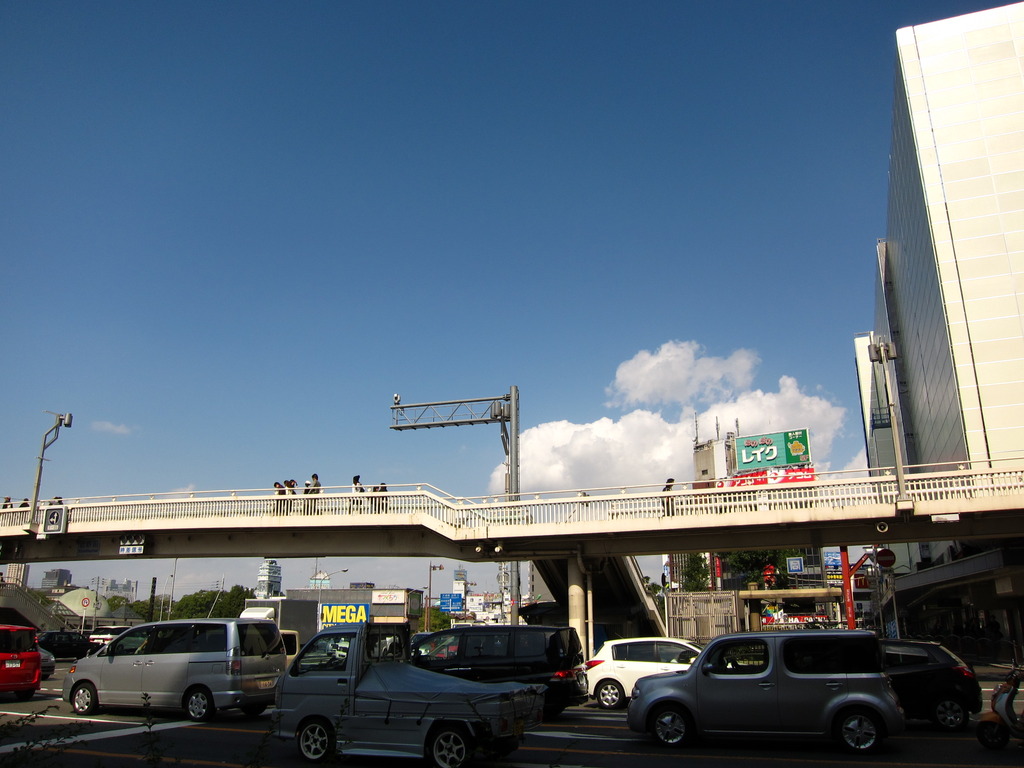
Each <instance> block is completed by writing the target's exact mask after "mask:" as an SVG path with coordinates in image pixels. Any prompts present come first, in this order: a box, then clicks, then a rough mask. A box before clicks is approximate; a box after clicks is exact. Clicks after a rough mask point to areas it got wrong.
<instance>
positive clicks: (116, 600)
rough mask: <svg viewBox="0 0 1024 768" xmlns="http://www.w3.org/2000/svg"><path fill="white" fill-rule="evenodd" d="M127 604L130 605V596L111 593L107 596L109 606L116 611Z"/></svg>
mask: <svg viewBox="0 0 1024 768" xmlns="http://www.w3.org/2000/svg"><path fill="white" fill-rule="evenodd" d="M126 605H128V598H127V597H125V596H124V595H111V596H110V597H108V598H107V607H108V608H110V610H111V611H116V610H117V609H119V608H123V607H124V606H126Z"/></svg>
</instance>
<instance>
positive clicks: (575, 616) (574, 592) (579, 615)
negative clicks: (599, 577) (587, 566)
mask: <svg viewBox="0 0 1024 768" xmlns="http://www.w3.org/2000/svg"><path fill="white" fill-rule="evenodd" d="M566 562H567V568H566V582H567V583H568V584H569V626H570V627H572V628H573V629H575V630H576V634H577V635H579V636H580V642H581V643H582V644H583V645H586V643H587V627H586V624H587V615H586V595H585V593H584V589H583V572H582V571H581V570H580V565H579V563H578V562H577V561H576V558H575V557H568V558H566ZM590 654H591V651H590V650H589V649H588V650H587V651H586V653H585V655H586V657H587V658H590Z"/></svg>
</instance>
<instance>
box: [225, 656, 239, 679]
mask: <svg viewBox="0 0 1024 768" xmlns="http://www.w3.org/2000/svg"><path fill="white" fill-rule="evenodd" d="M228 674H229V675H235V676H238V677H241V675H242V660H241V659H231V660H230V661H229V662H228Z"/></svg>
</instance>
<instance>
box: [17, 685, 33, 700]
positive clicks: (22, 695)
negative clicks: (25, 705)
mask: <svg viewBox="0 0 1024 768" xmlns="http://www.w3.org/2000/svg"><path fill="white" fill-rule="evenodd" d="M34 694H35V691H34V690H33V689H31V688H29V689H27V690H24V691H15V692H14V698H16V699H17V700H18V701H28V700H29V699H31V698H32V696H33V695H34Z"/></svg>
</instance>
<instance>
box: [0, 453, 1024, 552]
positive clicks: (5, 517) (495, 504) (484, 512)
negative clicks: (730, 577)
mask: <svg viewBox="0 0 1024 768" xmlns="http://www.w3.org/2000/svg"><path fill="white" fill-rule="evenodd" d="M906 487H907V490H908V493H909V495H910V496H911V499H912V500H913V501H915V502H928V501H944V500H951V499H954V500H956V499H978V498H986V497H993V496H1009V495H1020V494H1024V468H1021V467H1019V466H1012V465H1009V464H1006V465H1002V466H998V467H997V468H991V467H986V468H981V469H960V468H956V469H952V470H947V471H940V472H935V471H932V472H927V473H916V474H915V473H910V474H908V475H907V477H906ZM321 491H322V492H321V493H318V494H304V493H297V494H286V495H283V496H282V495H278V494H277V493H275V492H274V491H273V490H268V489H248V490H231V491H188V492H174V493H167V494H140V495H126V496H106V497H98V498H97V497H93V498H76V499H65V500H64V502H65V504H66V505H67V506H68V507H69V509H70V512H69V525H70V526H71V527H70V529H69V530H73V528H74V526H75V525H76V524H79V523H97V524H104V523H112V524H117V525H118V526H121V527H124V528H126V529H127V530H130V529H131V525H132V524H133V523H138V522H140V521H143V520H150V521H168V522H172V521H177V522H179V523H190V522H197V521H200V520H211V519H214V518H228V519H234V520H237V521H238V522H239V523H240V524H243V523H245V522H247V521H253V520H257V519H276V518H297V517H318V518H326V517H331V518H335V519H337V518H352V519H354V518H357V517H358V518H361V517H362V516H363V515H374V514H388V515H403V516H408V515H414V514H419V515H427V516H429V517H432V518H434V519H436V520H437V521H439V522H441V523H444V524H447V525H450V526H452V527H454V528H480V527H487V526H494V525H527V526H529V525H551V524H555V525H558V524H569V523H587V522H604V521H613V520H624V519H643V518H652V517H675V516H727V515H730V514H736V513H749V512H772V513H786V512H799V511H807V510H810V509H821V510H844V509H857V508H860V509H866V508H868V507H871V506H879V505H893V504H895V502H896V500H897V496H898V487H897V482H896V477H895V476H894V475H893V474H891V473H887V472H884V471H883V472H879V471H873V472H872V474H870V475H867V474H866V473H865V472H863V471H861V472H857V473H835V474H832V475H828V476H825V475H819V476H818V479H816V480H813V481H808V482H798V483H778V484H766V485H748V486H739V487H736V486H732V487H694V484H677V487H676V489H674V490H672V491H669V492H663V491H661V489H660V487H657V486H651V485H645V486H618V487H607V488H594V489H588V490H585V491H583V490H558V491H545V492H538V493H529V494H520V496H519V498H518V499H510V498H509V497H507V496H483V497H456V496H452V495H451V494H448V493H445V492H443V491H440V490H438V489H437V488H434V487H433V486H430V485H429V484H424V483H420V484H410V485H397V486H392V487H391V488H390V489H389V491H388V492H387V493H374V492H372V491H367V492H365V493H353V492H352V489H351V488H350V487H347V486H339V487H325V488H323V489H321ZM44 514H45V507H41V508H40V509H38V510H36V512H35V514H34V515H33V514H32V512H31V510H28V509H20V508H18V509H9V510H4V512H3V514H2V515H0V533H3V534H5V535H11V534H12V533H14V532H15V531H17V532H19V533H20V532H21V530H24V529H27V528H29V526H30V523H34V526H35V527H36V530H38V526H40V525H41V524H42V518H43V515H44ZM332 522H333V521H332Z"/></svg>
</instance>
